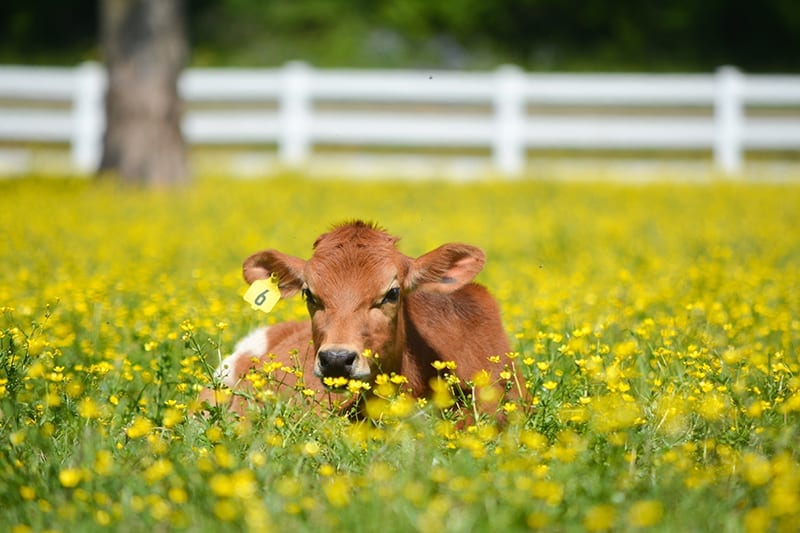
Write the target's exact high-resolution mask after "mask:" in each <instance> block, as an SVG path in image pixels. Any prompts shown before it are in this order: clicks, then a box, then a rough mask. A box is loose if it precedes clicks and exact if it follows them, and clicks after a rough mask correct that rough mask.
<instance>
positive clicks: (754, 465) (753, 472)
mask: <svg viewBox="0 0 800 533" xmlns="http://www.w3.org/2000/svg"><path fill="white" fill-rule="evenodd" d="M742 466H743V468H742V475H743V476H744V479H745V481H747V483H749V484H750V485H752V486H754V487H758V486H761V485H765V484H766V483H767V482H768V481H769V480H770V478H771V477H772V467H771V465H770V463H769V460H768V459H766V458H765V457H762V456H761V455H758V454H756V453H752V452H749V453H746V454H744V456H742Z"/></svg>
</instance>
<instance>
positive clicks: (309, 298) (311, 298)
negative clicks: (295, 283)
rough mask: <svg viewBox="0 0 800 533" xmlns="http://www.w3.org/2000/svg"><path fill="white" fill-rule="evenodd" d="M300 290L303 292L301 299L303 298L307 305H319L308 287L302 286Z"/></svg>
mask: <svg viewBox="0 0 800 533" xmlns="http://www.w3.org/2000/svg"><path fill="white" fill-rule="evenodd" d="M302 292H303V300H305V301H306V303H307V304H308V305H313V306H319V302H318V301H317V299H316V298H315V297H314V295H313V294H312V293H311V291H310V290H308V288H304V289H303V291H302Z"/></svg>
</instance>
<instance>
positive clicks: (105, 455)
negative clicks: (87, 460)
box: [94, 450, 114, 476]
mask: <svg viewBox="0 0 800 533" xmlns="http://www.w3.org/2000/svg"><path fill="white" fill-rule="evenodd" d="M113 466H114V456H113V455H112V454H111V452H110V451H108V450H100V451H99V452H97V455H96V456H95V458H94V471H95V473H96V474H98V475H101V476H104V475H106V474H109V473H110V472H111V469H112V467H113Z"/></svg>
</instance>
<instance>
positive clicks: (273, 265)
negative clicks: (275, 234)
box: [242, 250, 306, 298]
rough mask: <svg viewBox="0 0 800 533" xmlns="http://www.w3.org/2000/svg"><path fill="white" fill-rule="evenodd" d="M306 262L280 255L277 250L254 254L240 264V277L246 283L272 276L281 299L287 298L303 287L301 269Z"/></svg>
mask: <svg viewBox="0 0 800 533" xmlns="http://www.w3.org/2000/svg"><path fill="white" fill-rule="evenodd" d="M305 264H306V262H305V261H304V260H303V259H300V258H299V257H294V256H291V255H287V254H284V253H281V252H279V251H277V250H262V251H260V252H256V253H254V254H253V255H251V256H250V257H248V258H247V259H245V260H244V264H242V275H244V279H245V281H247V283H253V282H254V281H256V280H258V279H267V278H268V277H270V276H271V275H272V274H275V275H276V276H277V277H278V288H279V289H280V290H281V297H283V298H288V297H289V296H292V295H293V294H295V293H296V292H297V291H299V290H300V289H301V288H302V287H303V283H304V282H303V268H304V267H305Z"/></svg>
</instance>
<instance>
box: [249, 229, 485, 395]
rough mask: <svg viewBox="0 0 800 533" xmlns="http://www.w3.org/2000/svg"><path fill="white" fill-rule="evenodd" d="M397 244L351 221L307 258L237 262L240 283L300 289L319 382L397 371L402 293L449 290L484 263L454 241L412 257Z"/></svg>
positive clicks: (273, 254)
mask: <svg viewBox="0 0 800 533" xmlns="http://www.w3.org/2000/svg"><path fill="white" fill-rule="evenodd" d="M397 241H398V238H397V237H393V236H391V235H389V234H387V233H385V232H384V231H382V230H381V229H379V228H378V227H376V226H374V225H372V224H368V223H364V222H361V221H356V222H351V223H346V224H343V225H340V226H336V227H334V228H333V229H332V230H331V231H330V232H328V233H325V234H324V235H322V236H320V237H319V238H318V239H317V241H316V242H315V243H314V252H313V255H312V256H311V258H310V259H308V260H303V259H300V258H298V257H293V256H291V255H287V254H284V253H281V252H278V251H277V250H264V251H261V252H257V253H255V254H253V255H251V256H250V257H248V258H247V259H246V260H245V262H244V265H243V273H244V277H245V279H246V280H247V282H248V283H252V282H253V281H255V280H257V279H264V278H267V277H269V276H270V275H271V274H275V275H276V276H277V277H278V286H279V287H280V291H281V296H283V297H288V296H292V295H293V294H295V293H297V292H302V294H303V296H304V298H305V301H306V305H307V307H308V312H309V315H310V316H311V325H312V332H313V340H314V347H315V349H316V359H315V362H314V373H315V374H316V375H317V377H319V378H320V379H324V378H326V377H334V378H335V377H345V378H348V379H360V380H365V381H368V380H370V379H371V378H373V377H374V376H375V375H376V374H378V373H380V372H392V371H399V369H400V360H401V357H402V355H403V352H404V350H405V348H406V344H405V342H406V339H405V333H404V327H403V320H404V319H403V313H402V308H403V305H404V299H405V297H406V296H407V294H408V293H409V292H411V291H431V292H438V293H450V292H453V291H456V290H458V289H460V288H461V287H463V286H464V285H465V284H467V283H469V282H471V281H472V279H473V278H474V277H475V276H476V275H477V274H478V272H480V271H481V269H482V268H483V264H484V262H485V257H484V254H483V252H482V251H481V250H480V249H479V248H476V247H474V246H470V245H466V244H457V243H451V244H445V245H443V246H440V247H439V248H436V249H435V250H433V251H431V252H429V253H427V254H425V255H422V256H420V257H419V258H416V259H414V258H411V257H408V256H405V255H403V254H402V253H400V252H399V251H398V250H397V248H396V244H397ZM442 327H447V325H446V324H442ZM370 352H371V353H372V354H377V357H370V356H369V353H370Z"/></svg>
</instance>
